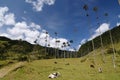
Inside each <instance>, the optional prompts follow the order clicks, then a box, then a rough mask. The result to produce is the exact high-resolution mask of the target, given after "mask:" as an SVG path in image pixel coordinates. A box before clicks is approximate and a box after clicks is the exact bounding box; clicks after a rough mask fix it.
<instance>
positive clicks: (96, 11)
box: [93, 6, 105, 62]
mask: <svg viewBox="0 0 120 80" xmlns="http://www.w3.org/2000/svg"><path fill="white" fill-rule="evenodd" d="M93 11H94V12H95V13H96V19H97V20H98V19H99V17H98V7H97V6H95V7H93ZM96 22H97V21H96ZM97 25H98V26H100V24H99V22H98V23H97ZM99 33H100V43H101V54H102V60H103V62H105V55H104V51H103V47H104V46H103V39H102V32H101V29H100V28H99Z"/></svg>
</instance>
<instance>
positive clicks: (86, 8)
mask: <svg viewBox="0 0 120 80" xmlns="http://www.w3.org/2000/svg"><path fill="white" fill-rule="evenodd" d="M83 9H84V10H85V11H86V12H87V14H86V17H88V24H89V25H88V26H90V19H89V18H90V17H89V14H88V9H89V7H88V5H87V4H85V5H84V6H83ZM90 34H91V31H90ZM91 42H92V49H93V51H94V49H95V47H94V40H93V39H92V40H91ZM93 56H94V62H95V53H93Z"/></svg>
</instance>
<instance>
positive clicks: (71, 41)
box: [69, 40, 73, 58]
mask: <svg viewBox="0 0 120 80" xmlns="http://www.w3.org/2000/svg"><path fill="white" fill-rule="evenodd" d="M69 42H70V47H71V44H72V43H73V40H70V41H69ZM70 58H72V52H71V51H70Z"/></svg>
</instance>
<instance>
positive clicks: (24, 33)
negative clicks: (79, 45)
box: [0, 7, 70, 50]
mask: <svg viewBox="0 0 120 80" xmlns="http://www.w3.org/2000/svg"><path fill="white" fill-rule="evenodd" d="M8 11H9V9H8V7H0V17H1V18H0V26H1V30H2V27H3V26H4V25H8V26H9V25H12V26H13V27H7V29H6V31H4V33H0V36H6V37H8V38H11V39H22V40H26V41H28V42H30V43H32V44H34V41H35V40H36V39H37V43H38V44H40V45H42V46H47V45H48V44H50V47H54V48H59V49H63V48H61V46H62V45H63V42H66V43H67V42H68V40H67V39H65V38H57V40H59V41H60V42H59V43H57V44H56V38H53V37H51V36H50V34H49V33H48V34H46V32H47V31H46V30H44V29H41V26H40V25H38V24H35V23H34V22H30V23H27V22H26V21H21V22H17V21H15V15H14V14H13V13H9V12H8ZM46 40H47V42H46ZM69 48H70V47H66V48H64V49H66V50H68V49H69Z"/></svg>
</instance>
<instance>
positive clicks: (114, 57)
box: [104, 13, 116, 68]
mask: <svg viewBox="0 0 120 80" xmlns="http://www.w3.org/2000/svg"><path fill="white" fill-rule="evenodd" d="M104 16H105V17H108V13H105V14H104ZM107 22H108V20H107ZM109 35H110V41H111V44H112V50H113V57H112V61H113V67H114V68H115V67H116V64H115V59H116V53H115V47H114V43H113V38H112V33H111V30H109Z"/></svg>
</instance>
